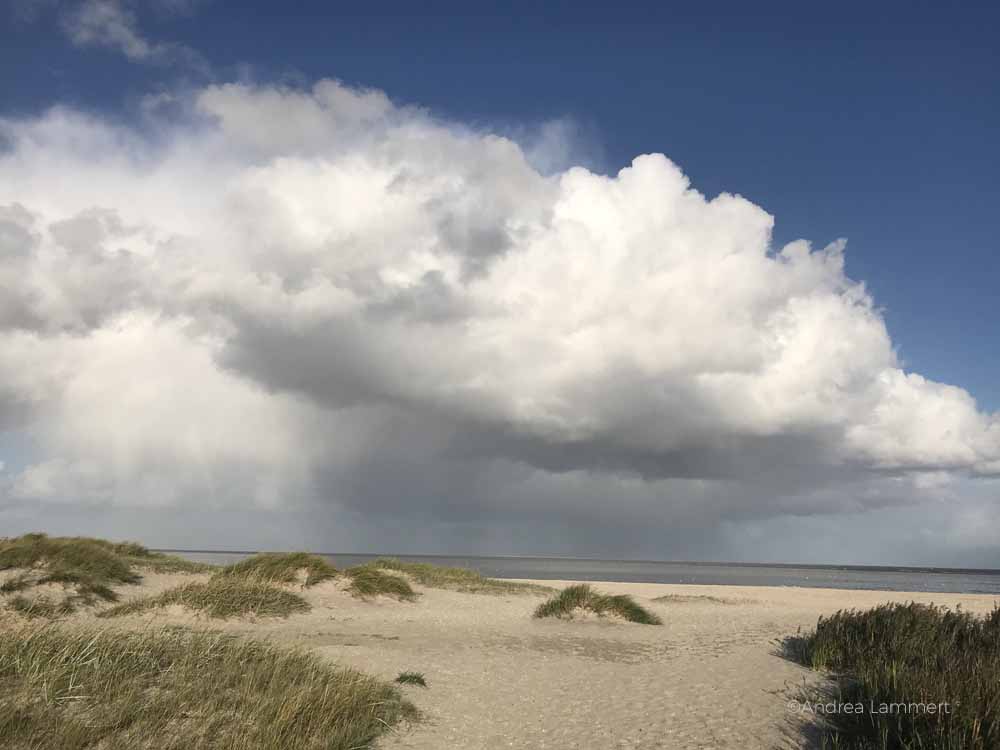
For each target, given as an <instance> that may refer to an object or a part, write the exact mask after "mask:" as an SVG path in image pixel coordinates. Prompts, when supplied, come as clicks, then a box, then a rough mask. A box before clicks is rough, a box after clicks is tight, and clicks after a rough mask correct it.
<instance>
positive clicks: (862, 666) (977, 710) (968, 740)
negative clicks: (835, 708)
mask: <svg viewBox="0 0 1000 750" xmlns="http://www.w3.org/2000/svg"><path fill="white" fill-rule="evenodd" d="M783 647H784V648H783V650H784V654H785V655H786V656H788V657H789V658H792V659H794V660H795V661H798V662H800V663H802V664H804V665H806V666H809V667H812V668H813V669H817V670H823V671H827V672H830V673H832V674H833V676H834V688H833V691H832V697H833V699H835V700H838V701H840V702H842V703H861V704H862V705H863V706H864V707H865V711H864V712H863V713H862V714H860V715H859V714H847V713H845V712H842V713H838V714H836V715H832V716H831V715H827V716H826V719H827V723H826V724H824V725H822V726H821V732H822V737H821V742H822V745H823V746H824V747H829V748H841V749H843V750H911V749H916V748H936V749H938V750H987V749H988V748H997V747H1000V609H998V610H994V611H993V613H992V614H991V615H989V616H987V617H976V616H973V615H971V614H969V613H966V612H962V611H960V610H958V611H951V610H948V609H947V608H944V607H935V606H932V605H924V604H915V603H911V604H884V605H882V606H880V607H876V608H874V609H871V610H867V611H861V612H859V611H853V610H850V611H841V612H837V613H836V614H835V615H833V616H831V617H826V618H820V620H819V622H818V623H817V625H816V629H815V630H814V631H812V632H810V633H808V634H806V635H804V636H803V635H798V636H794V637H791V638H787V639H786V640H785V641H784V643H783ZM824 697H825V698H827V699H828V696H824ZM806 698H807V699H808V696H806ZM901 703H903V704H910V703H922V704H930V703H934V704H941V703H947V704H949V707H950V712H949V713H943V712H935V713H933V714H931V713H929V712H926V711H922V712H910V713H900V712H899V711H896V712H895V713H892V714H886V715H881V714H873V713H872V712H871V710H870V706H871V705H872V704H874V705H875V706H880V705H882V704H886V705H889V704H901Z"/></svg>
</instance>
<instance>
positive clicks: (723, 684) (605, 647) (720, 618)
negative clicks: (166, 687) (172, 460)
mask: <svg viewBox="0 0 1000 750" xmlns="http://www.w3.org/2000/svg"><path fill="white" fill-rule="evenodd" d="M192 578H193V577H192V576H187V575H148V576H147V577H146V580H145V582H144V584H143V586H141V587H133V586H128V587H122V589H121V590H122V593H123V594H124V595H125V596H130V595H137V594H140V593H142V594H146V593H157V592H159V591H162V590H164V589H165V588H168V587H169V586H171V585H176V584H177V583H181V582H184V581H189V580H192ZM538 583H543V584H547V585H552V586H556V587H562V586H565V585H569V584H570V583H574V582H569V581H539V582H538ZM345 585H346V584H345V582H342V581H328V582H325V583H322V584H320V585H318V586H315V587H313V588H309V589H301V588H299V587H295V590H296V591H297V592H298V593H300V594H302V595H303V596H304V597H305V598H306V599H307V600H309V602H310V603H311V604H312V605H313V609H312V611H311V612H309V613H306V614H301V615H295V616H292V617H290V618H288V619H285V620H282V619H269V618H261V619H257V620H229V621H223V622H220V621H218V620H211V619H209V618H206V617H203V616H197V615H193V614H191V613H190V612H188V611H186V610H184V609H183V608H180V607H170V608H165V609H161V610H155V611H152V612H148V613H143V614H141V615H134V616H130V617H126V618H120V619H116V620H114V621H109V620H97V622H98V623H102V624H108V625H109V626H111V627H145V626H149V625H151V624H157V625H166V624H176V625H187V626H196V627H210V628H215V629H221V630H226V631H229V632H234V633H245V634H248V635H253V636H255V637H259V638H269V639H273V640H276V641H279V642H284V643H291V644H296V645H299V646H303V647H306V648H309V649H311V650H313V651H315V652H317V653H319V654H322V655H325V656H327V657H328V658H330V659H331V660H332V661H335V662H338V663H341V664H345V665H349V666H353V667H357V668H359V669H362V670H364V671H366V672H369V673H371V674H374V675H376V676H379V677H382V678H384V679H386V680H392V679H394V678H395V677H396V676H397V675H398V674H399V673H400V672H403V671H416V672H422V673H423V674H424V675H425V676H426V678H427V683H428V685H429V688H428V689H423V688H420V687H416V686H407V687H404V688H403V689H404V690H405V691H406V692H407V694H408V695H409V696H410V697H411V698H412V699H413V701H414V702H415V703H416V704H417V705H418V707H419V708H420V709H421V711H423V713H424V715H425V717H426V719H425V721H423V722H422V723H419V724H416V725H413V726H411V727H408V728H406V729H403V730H401V731H397V732H395V733H393V734H392V735H389V736H388V737H386V738H384V739H383V740H382V741H381V743H380V747H382V748H383V749H384V750H399V749H402V748H407V749H410V750H443V749H446V748H463V749H464V750H496V749H497V748H529V749H531V750H535V749H536V748H537V749H543V748H552V749H558V750H563V749H567V748H579V749H580V750H622V749H625V748H629V749H635V750H638V749H640V748H642V749H647V748H648V749H652V748H676V749H678V750H684V749H687V748H775V747H795V746H797V745H798V734H797V732H796V728H795V726H794V725H793V724H792V723H791V722H792V720H793V717H792V716H791V715H790V714H788V713H787V712H786V708H785V706H786V703H787V700H788V696H787V695H786V693H785V690H786V688H790V687H792V688H794V686H796V685H800V684H801V683H802V682H803V680H808V681H814V680H816V679H817V677H816V676H815V675H814V674H813V673H811V672H809V671H807V670H805V669H802V668H800V667H798V666H796V665H794V664H791V663H789V662H787V661H785V660H783V659H781V658H780V657H778V656H776V655H775V653H774V650H775V643H774V641H775V639H777V638H781V637H783V636H785V635H789V634H792V633H795V632H796V630H797V629H798V628H800V627H801V628H803V629H807V628H811V627H813V626H814V625H815V624H816V618H817V617H819V616H820V615H824V614H831V613H832V612H834V611H836V610H837V609H842V608H866V607H871V606H875V605H877V604H880V603H882V602H886V601H921V602H934V603H937V604H946V605H949V606H952V607H954V606H956V605H959V604H960V605H961V606H962V608H963V609H966V610H969V611H973V612H987V611H989V610H990V609H991V608H992V606H993V601H994V599H993V597H989V596H973V595H957V594H934V595H930V594H921V593H913V594H910V593H895V592H881V591H844V590H833V589H800V588H766V587H744V586H676V585H665V584H638V583H605V582H599V583H595V584H594V586H595V587H596V588H598V589H599V590H601V591H604V592H607V593H613V594H618V593H622V594H631V595H632V596H634V597H636V599H637V600H638V601H640V603H642V604H643V605H644V606H647V607H648V608H649V609H651V610H652V611H654V612H656V613H657V614H658V615H660V616H661V617H662V618H663V620H664V625H663V626H648V625H637V624H632V623H622V622H619V621H613V620H610V619H605V620H600V619H597V620H590V619H578V620H571V621H567V620H554V619H553V620H535V619H532V617H531V614H532V611H533V610H534V608H535V607H536V606H537V605H538V603H539V602H540V601H542V600H543V598H544V597H543V596H540V595H503V596H492V595H477V594H463V593H457V592H453V591H443V590H437V589H420V591H421V596H420V598H419V599H418V600H417V601H416V602H412V603H408V602H398V601H395V600H392V599H387V598H384V597H379V598H377V599H375V600H372V601H361V600H358V599H355V598H354V597H352V596H351V595H350V594H349V593H347V592H346V591H345V590H344V586H345ZM659 597H668V599H666V600H660V601H656V599H657V598H659ZM671 598H672V599H671ZM722 603H725V606H721V605H722ZM92 617H93V615H92V614H84V615H82V616H81V617H78V618H75V619H89V618H92Z"/></svg>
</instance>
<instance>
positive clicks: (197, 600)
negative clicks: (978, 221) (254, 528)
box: [97, 576, 310, 619]
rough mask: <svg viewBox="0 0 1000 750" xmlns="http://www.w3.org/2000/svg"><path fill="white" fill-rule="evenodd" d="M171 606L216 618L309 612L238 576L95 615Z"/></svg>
mask: <svg viewBox="0 0 1000 750" xmlns="http://www.w3.org/2000/svg"><path fill="white" fill-rule="evenodd" d="M171 604H179V605H181V606H183V607H187V608H188V609H192V610H195V611H197V612H201V613H203V614H206V615H208V616H209V617H216V618H220V619H225V618H229V617H242V616H247V615H255V616H259V617H288V616H289V615H293V614H296V613H299V612H307V611H308V610H309V609H310V606H309V603H308V602H307V601H306V600H305V599H303V598H302V597H301V596H299V595H298V594H294V593H292V592H290V591H285V590H284V589H283V588H280V587H279V586H276V585H274V584H273V583H271V582H270V581H262V580H259V579H254V578H244V577H241V576H213V577H212V578H211V579H209V580H208V581H204V582H201V581H192V582H191V583H185V584H182V585H180V586H176V587H174V588H172V589H168V590H167V591H164V592H163V593H162V594H157V595H155V596H146V597H141V598H138V599H133V600H132V601H129V602H125V603H124V604H119V605H118V606H117V607H112V608H110V609H106V610H104V611H103V612H99V613H98V615H97V616H98V617H120V616H122V615H131V614H136V613H139V612H145V611H147V610H150V609H155V608H157V607H167V606H169V605H171Z"/></svg>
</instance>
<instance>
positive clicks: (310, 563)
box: [219, 552, 337, 586]
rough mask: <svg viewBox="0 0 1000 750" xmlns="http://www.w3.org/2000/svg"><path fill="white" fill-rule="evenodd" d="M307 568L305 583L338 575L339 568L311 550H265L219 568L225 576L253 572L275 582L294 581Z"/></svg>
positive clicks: (252, 573) (320, 581) (308, 583)
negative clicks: (309, 551) (311, 552)
mask: <svg viewBox="0 0 1000 750" xmlns="http://www.w3.org/2000/svg"><path fill="white" fill-rule="evenodd" d="M303 571H304V572H305V576H306V577H305V582H304V585H306V586H315V585H316V584H317V583H322V582H323V581H327V580H330V579H331V578H336V577H337V569H336V568H335V567H334V566H332V565H331V564H330V563H328V562H327V561H326V560H324V559H323V558H322V557H320V556H319V555H313V554H310V553H308V552H262V553H260V554H257V555H254V556H253V557H248V558H247V559H245V560H240V561H239V562H238V563H234V564H232V565H227V566H226V567H224V568H223V569H222V570H220V571H219V575H223V576H251V577H254V578H258V579H261V580H266V581H273V582H275V583H295V582H296V581H298V580H299V576H300V575H301V573H302V572H303Z"/></svg>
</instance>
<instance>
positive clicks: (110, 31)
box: [62, 0, 206, 70]
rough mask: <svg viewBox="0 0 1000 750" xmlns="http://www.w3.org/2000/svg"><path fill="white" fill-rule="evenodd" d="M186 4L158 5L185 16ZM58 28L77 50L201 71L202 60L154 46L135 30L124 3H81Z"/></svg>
mask: <svg viewBox="0 0 1000 750" xmlns="http://www.w3.org/2000/svg"><path fill="white" fill-rule="evenodd" d="M190 5H191V4H190V3H185V2H180V3H170V2H165V3H159V6H160V7H162V9H163V10H164V11H167V12H172V13H186V12H188V10H189V6H190ZM62 27H63V30H64V31H65V33H66V35H67V36H68V37H69V39H70V41H71V42H73V44H75V45H77V46H78V47H105V48H108V49H113V50H117V51H118V52H120V53H121V54H123V55H124V56H125V57H126V58H128V59H129V60H131V61H133V62H138V63H154V64H170V63H177V64H183V65H186V66H189V67H192V68H195V69H199V70H205V69H206V63H205V61H204V59H203V58H202V57H201V55H199V54H198V53H197V52H195V51H194V50H192V49H190V48H188V47H185V46H184V45H181V44H176V43H166V42H157V41H154V40H152V39H150V38H149V37H147V36H146V35H145V34H144V33H143V32H142V30H141V29H140V28H139V22H138V18H137V17H136V13H135V11H134V10H133V9H132V7H131V6H130V3H129V2H128V1H127V0H83V2H82V3H79V4H76V5H74V6H71V8H70V9H69V10H68V11H67V12H65V13H64V14H63V15H62Z"/></svg>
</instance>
